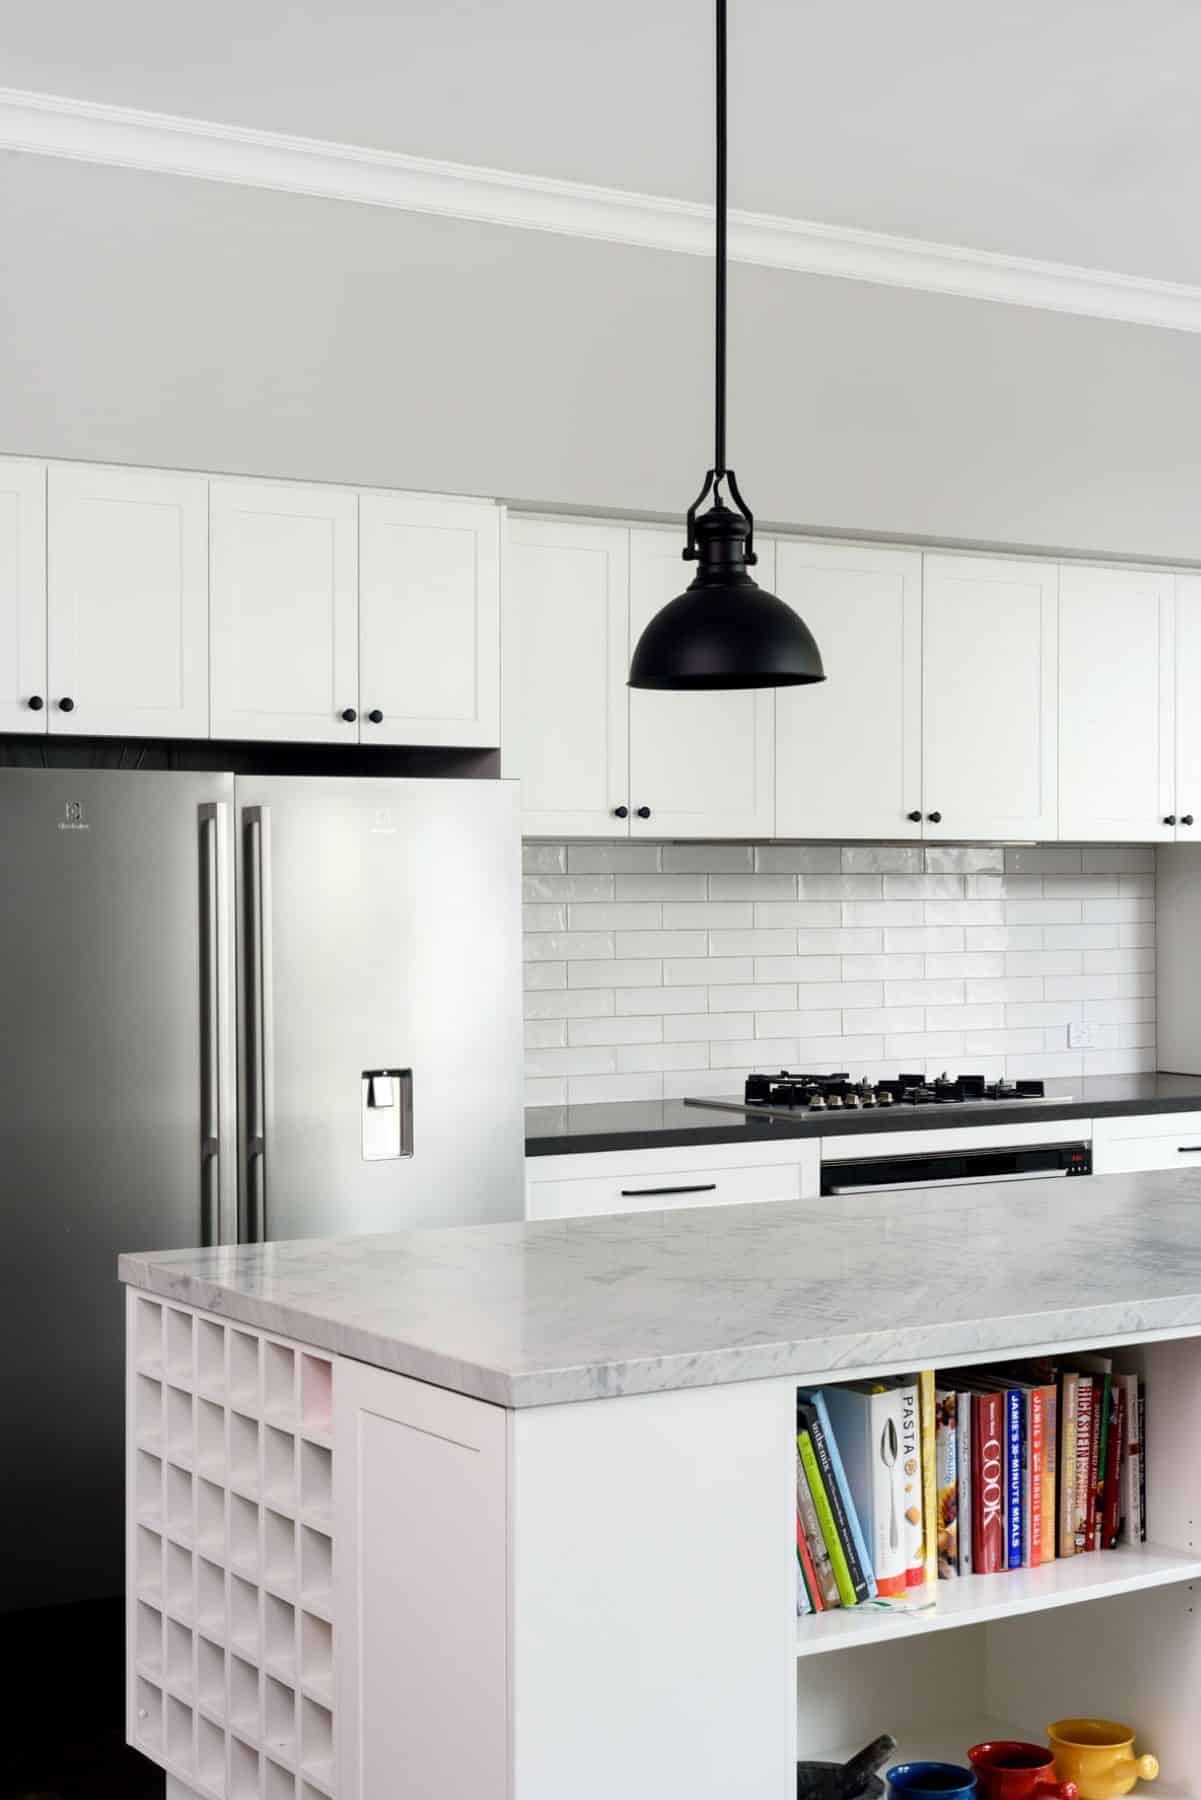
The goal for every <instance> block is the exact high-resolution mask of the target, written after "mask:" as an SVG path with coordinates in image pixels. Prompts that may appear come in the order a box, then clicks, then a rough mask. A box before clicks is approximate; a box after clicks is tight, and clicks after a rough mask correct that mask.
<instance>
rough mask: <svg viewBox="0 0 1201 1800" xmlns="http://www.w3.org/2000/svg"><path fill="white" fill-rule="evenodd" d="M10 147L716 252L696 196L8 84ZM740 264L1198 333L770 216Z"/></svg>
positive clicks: (932, 252) (1108, 302)
mask: <svg viewBox="0 0 1201 1800" xmlns="http://www.w3.org/2000/svg"><path fill="white" fill-rule="evenodd" d="M0 149H7V150H13V151H24V152H27V153H31V154H34V155H41V156H57V157H67V158H70V159H72V160H74V161H78V162H90V163H102V164H107V165H110V166H114V167H118V168H125V169H145V170H151V171H154V172H155V173H158V174H163V175H187V176H194V177H196V178H198V179H201V180H206V181H226V182H232V183H235V184H237V185H240V186H244V187H260V188H270V189H275V190H277V191H281V192H285V193H296V194H309V195H315V196H319V197H321V198H324V199H331V200H349V201H354V202H357V203H359V204H360V205H368V206H390V207H396V208H398V209H400V210H402V211H408V212H424V213H437V214H441V215H443V216H445V217H449V218H457V219H472V220H475V221H478V222H481V223H486V224H489V225H507V226H516V227H518V228H521V229H524V230H531V231H551V232H559V233H562V234H564V235H566V236H569V237H586V238H597V239H601V240H602V241H604V242H607V243H615V244H632V245H636V246H638V247H640V248H642V249H652V250H670V251H676V252H680V253H682V254H684V255H689V256H711V255H712V253H713V227H712V216H713V215H712V210H711V208H709V207H708V206H702V205H698V204H696V203H694V202H691V201H686V200H672V199H665V198H663V197H662V196H660V195H655V194H635V193H629V192H627V191H626V190H624V189H620V188H603V187H591V186H587V185H586V184H584V183H581V182H568V181H554V180H550V179H548V178H547V177H544V176H538V175H515V174H511V173H508V172H506V171H505V170H500V169H482V168H472V167H470V166H468V165H466V164H461V163H448V162H436V161H433V160H431V159H429V158H427V157H420V156H403V155H401V154H399V153H398V152H396V151H389V150H370V149H364V148H362V147H360V146H357V145H352V144H335V143H326V142H323V141H321V140H319V139H315V138H302V137H291V136H288V135H286V134H284V133H282V132H274V131H255V130H250V129H247V128H245V127H242V126H236V125H214V124H207V123H205V122H203V121H200V120H196V119H183V118H175V117H173V116H171V115H169V114H166V113H152V112H140V111H136V110H134V109H132V108H129V107H122V106H106V105H102V104H100V103H98V102H96V101H90V100H72V99H65V98H62V97H60V96H58V95H54V94H33V93H24V92H21V91H20V90H18V89H14V88H0ZM730 255H731V257H732V258H733V259H734V260H735V261H736V262H743V263H754V264H757V265H758V266H759V267H761V268H768V269H786V270H789V271H791V272H793V273H797V274H806V275H826V276H831V277H836V278H839V279H843V280H848V281H867V282H872V283H875V284H877V285H881V286H885V287H901V288H915V289H919V290H921V291H923V292H926V293H934V294H952V295H955V296H957V297H959V298H962V299H971V300H992V301H999V302H1001V303H1003V304H1006V305H1010V306H1033V307H1040V308H1043V309H1045V310H1048V311H1051V312H1064V313H1077V314H1083V315H1086V316H1088V317H1091V318H1099V319H1117V320H1123V321H1125V322H1127V323H1131V324H1137V325H1155V326H1159V327H1162V328H1166V329H1168V330H1173V331H1201V287H1192V286H1188V285H1185V284H1183V283H1180V282H1171V281H1152V280H1148V279H1146V278H1145V277H1142V276H1137V275H1116V274H1110V273H1108V272H1106V271H1104V270H1099V269H1082V268H1076V267H1074V266H1072V265H1071V264H1069V263H1052V262H1038V261H1035V260H1033V259H1031V258H1028V257H1020V256H1002V255H997V254H995V253H992V252H989V251H985V250H969V249H963V248H960V247H958V246H955V245H951V244H935V243H928V242H926V241H924V240H922V239H919V238H901V237H891V236H889V235H887V234H886V233H883V232H875V231H858V230H855V229H853V228H851V227H847V226H839V225H818V224H813V223H811V222H808V221H806V220H803V219H786V218H778V217H774V216H772V215H770V214H767V213H749V212H737V211H736V212H732V213H731V216H730Z"/></svg>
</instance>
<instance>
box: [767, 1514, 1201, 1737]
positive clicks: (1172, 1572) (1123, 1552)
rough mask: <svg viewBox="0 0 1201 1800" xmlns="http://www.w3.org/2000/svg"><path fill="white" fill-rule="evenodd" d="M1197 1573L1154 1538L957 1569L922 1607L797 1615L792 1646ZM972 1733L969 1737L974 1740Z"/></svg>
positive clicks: (922, 1628)
mask: <svg viewBox="0 0 1201 1800" xmlns="http://www.w3.org/2000/svg"><path fill="white" fill-rule="evenodd" d="M1198 1576H1201V1557H1197V1556H1195V1555H1194V1554H1193V1553H1192V1552H1191V1551H1180V1550H1163V1549H1160V1548H1159V1547H1158V1546H1157V1545H1155V1544H1123V1545H1121V1546H1120V1547H1119V1548H1118V1549H1116V1550H1093V1551H1089V1552H1087V1553H1086V1554H1084V1555H1082V1556H1066V1557H1061V1558H1058V1559H1057V1560H1056V1561H1055V1562H1053V1563H1045V1564H1044V1565H1043V1566H1042V1568H1039V1569H1010V1570H1008V1571H1006V1572H1004V1573H999V1574H996V1575H964V1576H961V1577H960V1578H959V1579H958V1580H955V1581H940V1582H939V1583H938V1591H937V1598H936V1600H935V1603H934V1605H933V1606H931V1607H927V1608H926V1609H925V1610H924V1611H921V1612H893V1611H890V1610H888V1609H887V1608H884V1607H881V1608H876V1607H873V1606H871V1605H870V1604H869V1605H867V1606H854V1607H850V1608H842V1607H836V1608H835V1609H834V1610H833V1611H832V1612H823V1613H812V1614H810V1615H808V1616H807V1617H806V1618H803V1619H798V1620H797V1635H796V1653H797V1656H798V1657H801V1656H819V1655H822V1654H824V1653H825V1652H826V1651H829V1650H849V1649H851V1648H853V1647H854V1646H856V1645H859V1644H880V1643H886V1642H888V1641H890V1640H891V1639H893V1638H909V1637H914V1636H915V1635H917V1634H919V1633H922V1632H927V1631H949V1630H952V1629H953V1628H954V1627H956V1626H959V1625H981V1624H983V1623H984V1622H985V1621H986V1620H988V1619H1008V1618H1011V1617H1012V1616H1013V1615H1014V1614H1015V1613H1027V1612H1042V1611H1044V1610H1046V1609H1047V1608H1048V1607H1052V1606H1072V1605H1075V1604H1076V1603H1078V1602H1079V1601H1083V1600H1102V1599H1105V1598H1107V1597H1108V1596H1110V1595H1112V1594H1128V1593H1133V1592H1136V1591H1137V1590H1138V1589H1139V1588H1149V1587H1161V1586H1163V1585H1164V1584H1165V1583H1166V1582H1172V1581H1192V1580H1195V1579H1196V1578H1197V1577H1198ZM975 1741H976V1740H975V1739H973V1742H975Z"/></svg>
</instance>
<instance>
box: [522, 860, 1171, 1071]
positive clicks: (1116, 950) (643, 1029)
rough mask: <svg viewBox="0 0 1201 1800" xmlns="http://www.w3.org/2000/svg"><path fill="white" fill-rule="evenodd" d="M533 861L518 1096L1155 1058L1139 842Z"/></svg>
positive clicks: (1147, 896) (1149, 921) (1146, 885)
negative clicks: (769, 1075) (1090, 1039)
mask: <svg viewBox="0 0 1201 1800" xmlns="http://www.w3.org/2000/svg"><path fill="white" fill-rule="evenodd" d="M523 869H524V875H523V880H522V899H523V915H522V916H523V924H524V930H525V940H524V943H525V958H526V961H525V983H526V996H525V1010H526V1020H527V1024H526V1044H527V1049H526V1056H527V1068H526V1074H527V1078H528V1081H527V1088H528V1101H529V1104H531V1105H558V1106H561V1105H565V1104H573V1105H579V1104H583V1103H586V1102H589V1101H599V1100H637V1099H657V1098H659V1097H668V1098H678V1097H679V1096H681V1095H686V1094H690V1093H691V1094H698V1095H708V1096H714V1095H722V1094H735V1093H738V1092H739V1091H740V1089H741V1086H742V1081H743V1078H744V1077H745V1075H746V1074H747V1073H748V1072H749V1071H750V1070H752V1069H772V1068H779V1067H783V1066H785V1065H792V1066H798V1065H800V1064H804V1065H806V1066H809V1067H827V1068H834V1067H836V1068H846V1069H850V1070H851V1072H852V1073H853V1074H854V1075H855V1076H856V1077H858V1076H859V1075H861V1074H869V1075H873V1076H879V1075H884V1074H895V1073H896V1072H897V1070H898V1067H899V1066H900V1065H901V1064H902V1063H904V1064H907V1065H908V1066H910V1067H915V1068H916V1067H923V1066H924V1067H926V1068H927V1069H929V1070H931V1071H932V1072H934V1071H935V1070H936V1068H943V1067H949V1068H952V1069H954V1068H956V1067H958V1068H964V1067H968V1066H970V1067H971V1068H972V1069H973V1070H978V1071H980V1072H982V1073H984V1074H985V1075H987V1076H989V1077H991V1078H994V1079H995V1078H996V1077H997V1076H999V1075H1002V1074H1005V1075H1008V1076H1010V1077H1012V1078H1015V1079H1016V1078H1017V1077H1018V1076H1020V1075H1029V1076H1036V1075H1037V1076H1050V1075H1060V1074H1062V1075H1067V1076H1072V1075H1077V1076H1079V1075H1081V1074H1084V1073H1088V1074H1101V1073H1122V1072H1133V1071H1136V1070H1142V1069H1146V1068H1153V1067H1154V1066H1155V1048H1154V1046H1155V918H1154V913H1155V876H1154V853H1153V851H1152V850H1151V849H1150V848H1149V847H1144V846H1129V845H1118V846H1113V845H1085V846H1074V845H1033V846H1024V845H1014V846H1011V847H1009V848H1007V849H1002V848H1001V847H999V846H994V845H957V844H927V845H921V844H905V845H889V844H856V845H844V846H838V845H822V844H761V845H753V844H729V843H723V844H703V843H688V844H667V843H665V844H657V843H656V844H652V843H636V844H635V843H626V842H617V843H607V844H606V843H581V844H574V843H566V844H565V843H559V844H552V843H541V842H539V843H530V844H527V845H526V846H525V849H524V857H523ZM1078 1021H1079V1022H1087V1023H1088V1024H1089V1025H1090V1026H1091V1028H1092V1030H1093V1032H1094V1034H1095V1044H1094V1047H1092V1048H1090V1049H1088V1050H1071V1049H1069V1048H1068V1044H1067V1036H1068V1027H1069V1026H1070V1025H1072V1024H1073V1023H1076V1022H1078Z"/></svg>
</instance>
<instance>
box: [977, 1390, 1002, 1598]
mask: <svg viewBox="0 0 1201 1800" xmlns="http://www.w3.org/2000/svg"><path fill="white" fill-rule="evenodd" d="M1002 1410H1003V1409H1002V1405H1001V1395H1000V1394H973V1395H972V1566H973V1568H974V1569H975V1571H976V1573H977V1574H978V1575H994V1574H995V1573H996V1572H997V1570H998V1569H1000V1568H1002V1567H1003V1566H1004V1560H1005V1520H1004V1511H1005V1453H1004V1448H1003V1446H1002V1443H1001V1431H1002V1417H1001V1415H1002Z"/></svg>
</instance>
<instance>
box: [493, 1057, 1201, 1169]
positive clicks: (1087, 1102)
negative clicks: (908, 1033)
mask: <svg viewBox="0 0 1201 1800" xmlns="http://www.w3.org/2000/svg"><path fill="white" fill-rule="evenodd" d="M1047 1094H1048V1096H1062V1098H1061V1099H1057V1101H1056V1103H1055V1104H1051V1105H1048V1104H1047V1102H1046V1101H1042V1102H1039V1103H1037V1104H1035V1105H1033V1106H1023V1105H1022V1104H1021V1103H1020V1102H1019V1101H1016V1100H1006V1101H1003V1102H1002V1103H1001V1104H1000V1105H997V1106H970V1107H969V1106H946V1107H941V1108H939V1109H938V1112H937V1115H936V1114H935V1109H934V1108H933V1107H925V1108H923V1109H922V1110H920V1111H918V1110H916V1109H915V1108H912V1107H904V1106H896V1107H889V1108H888V1109H887V1110H886V1111H883V1112H875V1111H872V1112H854V1113H845V1114H842V1115H837V1114H836V1115H835V1116H834V1117H831V1116H830V1114H829V1113H817V1114H806V1113H800V1114H798V1116H797V1117H796V1118H795V1119H778V1118H768V1117H758V1118H756V1117H750V1118H748V1117H746V1116H745V1115H744V1114H742V1113H736V1112H723V1111H722V1110H721V1109H720V1108H718V1107H712V1106H710V1107H706V1106H703V1105H702V1106H689V1105H687V1104H686V1103H685V1102H684V1101H683V1100H629V1101H622V1100H619V1101H605V1100H602V1101H598V1102H595V1103H593V1104H591V1105H588V1106H531V1107H528V1108H527V1109H526V1115H525V1148H526V1155H527V1156H562V1155H564V1154H570V1153H572V1152H578V1151H600V1150H651V1149H663V1150H668V1149H674V1148H677V1147H678V1146H680V1145H685V1144H766V1143H770V1142H771V1141H772V1139H773V1138H775V1139H779V1138H812V1137H842V1136H844V1135H846V1134H848V1133H850V1132H856V1133H862V1134H863V1135H865V1136H867V1135H870V1133H872V1132H874V1131H930V1130H933V1129H935V1128H936V1127H938V1126H943V1125H998V1124H1001V1123H1002V1122H1003V1121H1005V1120H1008V1121H1010V1122H1011V1123H1013V1124H1028V1123H1032V1122H1036V1121H1053V1120H1056V1119H1073V1118H1077V1119H1079V1118H1089V1119H1095V1118H1112V1117H1114V1116H1115V1115H1117V1114H1119V1113H1157V1112H1191V1111H1193V1110H1194V1109H1195V1110H1197V1111H1199V1112H1201V1075H1094V1076H1092V1077H1091V1078H1090V1077H1086V1076H1080V1077H1077V1076H1067V1077H1065V1078H1063V1079H1062V1080H1056V1081H1048V1082H1047ZM730 1098H731V1099H735V1098H737V1095H736V1094H731V1095H730Z"/></svg>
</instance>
